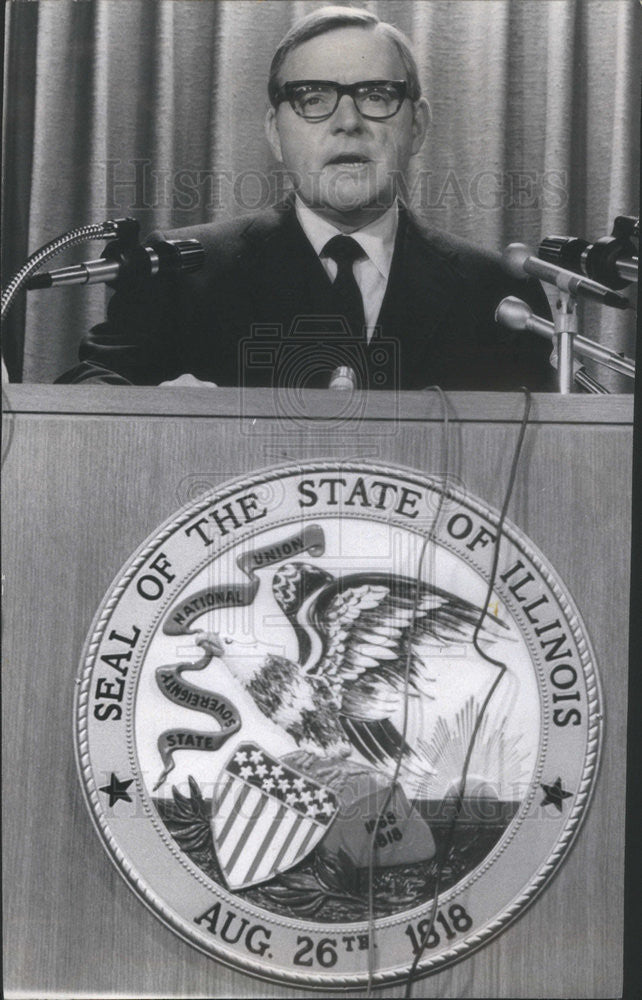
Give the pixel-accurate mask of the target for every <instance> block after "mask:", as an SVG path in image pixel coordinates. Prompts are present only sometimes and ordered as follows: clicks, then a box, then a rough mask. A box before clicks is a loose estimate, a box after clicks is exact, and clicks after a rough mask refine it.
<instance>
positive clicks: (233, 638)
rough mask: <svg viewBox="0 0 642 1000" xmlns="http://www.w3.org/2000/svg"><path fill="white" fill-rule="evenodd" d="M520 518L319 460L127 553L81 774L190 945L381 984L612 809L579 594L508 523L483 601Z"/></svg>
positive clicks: (502, 909)
mask: <svg viewBox="0 0 642 1000" xmlns="http://www.w3.org/2000/svg"><path fill="white" fill-rule="evenodd" d="M442 491H443V492H442ZM498 520H499V519H498V516H497V514H496V512H494V511H492V510H490V509H489V508H488V507H486V506H485V505H484V504H483V503H481V502H480V501H478V500H476V499H475V498H473V497H471V496H470V495H468V494H467V493H464V492H462V491H459V490H455V489H445V488H444V487H443V484H441V483H440V482H439V481H437V480H433V479H431V478H429V477H426V476H423V475H421V474H419V473H415V472H413V471H411V470H406V469H401V468H393V467H386V466H382V465H370V464H367V463H333V462H314V463H309V464H303V465H297V466H296V467H294V466H292V467H282V468H275V469H272V470H268V471H265V472H262V473H257V474H256V475H253V476H251V477H249V478H246V479H244V480H242V481H235V482H232V483H230V484H228V485H227V486H224V487H221V488H219V489H217V490H215V491H214V492H212V493H209V494H208V495H205V496H203V497H201V498H200V499H199V500H198V501H197V502H194V503H192V504H190V505H189V506H186V507H184V508H183V509H182V510H180V511H179V512H178V513H177V514H176V515H175V516H174V517H173V518H172V519H171V520H170V521H168V522H167V523H166V524H164V525H163V526H162V527H161V528H159V529H158V530H157V531H155V532H154V534H153V535H152V536H150V538H149V539H148V540H147V541H146V542H145V543H144V544H143V545H142V547H141V548H140V549H139V551H138V552H137V553H136V554H135V555H134V556H133V557H132V558H131V559H130V560H129V562H128V563H127V565H126V566H125V567H124V568H123V570H122V571H121V573H120V574H119V577H118V579H117V580H116V582H115V583H114V584H113V586H112V587H111V589H110V591H109V592H108V594H107V596H106V598H105V600H104V602H103V604H102V606H101V607H100V609H99V611H98V613H97V615H96V619H95V621H94V624H93V626H92V630H91V633H90V635H89V637H88V640H87V643H86V646H85V650H84V653H83V660H82V665H81V673H80V677H79V680H78V683H77V698H76V707H75V712H76V727H77V734H76V739H77V756H78V764H79V770H80V774H81V778H82V783H83V787H84V792H85V797H86V800H87V803H88V805H89V809H90V811H91V813H92V817H93V819H94V822H95V824H96V827H97V829H98V831H99V833H100V836H101V837H102V840H103V842H104V844H105V846H106V847H107V849H108V851H109V852H110V854H111V856H112V858H113V860H114V862H115V863H116V865H117V866H118V867H119V869H120V871H121V873H122V874H123V875H124V876H125V878H126V880H127V882H128V883H129V885H130V886H131V887H132V888H133V889H134V890H135V891H136V892H137V893H138V895H139V896H140V897H141V898H142V899H143V900H144V902H145V903H147V904H148V906H149V907H150V908H151V909H152V910H154V911H155V912H156V914H157V915H158V916H159V917H160V918H161V919H162V920H163V921H165V923H166V924H168V925H169V926H170V927H171V928H172V929H173V930H174V931H175V932H176V933H177V934H179V935H180V936H181V937H183V938H184V939H186V940H187V941H189V942H190V943H191V944H193V945H195V946H196V947H197V948H200V949H201V950H202V951H204V952H207V953H208V954H210V955H212V956H213V957H215V958H216V959H218V960H220V961H222V962H226V963H228V964H230V965H233V966H235V967H237V968H239V969H241V970H243V971H246V972H249V973H253V974H255V975H259V976H262V977H265V978H267V979H271V980H277V981H285V982H289V983H299V984H301V983H305V984H306V985H308V986H312V987H320V988H333V987H334V988H336V987H349V986H357V985H359V984H363V983H364V982H365V981H366V980H367V978H368V975H369V973H370V974H371V975H372V978H373V981H374V983H384V982H390V981H394V980H396V979H400V978H403V977H404V976H406V975H407V974H408V970H409V968H410V967H411V966H412V963H413V961H414V960H415V958H416V957H417V954H418V953H420V957H419V958H418V971H419V972H420V973H426V972H431V971H434V970H437V969H440V968H443V967H444V966H445V965H447V964H449V963H453V962H455V961H457V960H458V959H460V958H462V957H464V956H466V955H467V954H469V953H470V951H471V950H472V949H475V948H478V947H480V946H482V945H484V944H485V943H486V942H487V941H488V940H489V939H490V938H492V937H493V936H494V935H496V934H498V933H499V932H500V931H502V930H503V929H504V928H505V926H506V925H507V924H508V923H509V922H510V921H511V920H512V919H513V918H514V917H515V916H517V914H519V912H520V911H521V910H522V909H523V907H525V906H526V905H527V904H528V903H529V902H531V901H532V900H533V898H534V897H535V896H536V895H537V893H538V892H540V891H541V890H542V889H543V888H544V887H545V886H546V884H547V881H548V879H549V878H550V877H551V876H552V875H553V873H554V872H555V870H556V868H557V867H558V865H559V864H560V863H561V861H562V860H563V858H564V856H565V854H566V852H567V850H568V849H569V847H570V845H571V842H572V840H573V838H574V836H575V834H576V833H577V830H578V827H579V824H580V821H581V819H582V816H583V814H584V812H585V810H586V808H587V805H588V801H589V798H590V794H591V788H592V784H593V779H594V776H595V770H596V766H597V761H598V756H599V743H600V732H601V718H602V715H601V704H600V688H599V682H598V677H597V671H596V665H595V661H594V656H593V653H592V650H591V645H590V642H589V639H588V637H587V634H586V629H585V627H584V626H583V624H582V622H581V620H580V618H579V615H578V612H577V610H576V608H575V606H574V604H573V600H572V598H571V597H570V595H569V594H568V592H567V590H566V588H565V586H564V585H563V583H562V582H561V581H560V580H559V578H558V577H557V575H556V574H555V572H554V570H553V569H552V568H551V566H550V564H549V563H548V562H547V561H546V559H545V558H544V557H543V556H542V555H541V553H539V552H538V551H537V550H536V549H535V547H534V546H533V545H532V544H531V543H530V542H529V540H528V539H527V538H526V537H524V535H523V534H522V533H521V532H520V531H519V530H517V529H516V528H515V527H514V526H512V525H510V524H508V523H506V524H505V525H504V531H503V534H502V537H501V539H500V540H499V555H498V564H497V568H496V573H495V578H494V586H493V589H492V593H491V594H490V598H488V587H489V580H490V578H491V567H492V564H493V554H494V550H495V547H496V545H497V543H498V537H497V535H498ZM484 609H486V613H485V614H484Z"/></svg>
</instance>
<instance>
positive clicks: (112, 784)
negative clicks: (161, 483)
mask: <svg viewBox="0 0 642 1000" xmlns="http://www.w3.org/2000/svg"><path fill="white" fill-rule="evenodd" d="M133 780H134V779H133V778H130V779H129V781H119V779H118V778H117V777H116V775H115V774H114V772H113V771H112V772H111V779H110V781H109V784H108V785H103V787H102V788H100V789H99V791H101V792H105V794H106V795H108V796H109V808H110V809H113V807H114V805H115V804H116V802H118V800H119V799H122V800H123V802H131V800H132V797H131V795H130V794H129V792H128V791H127V789H128V788H129V786H130V785H131V783H132V782H133Z"/></svg>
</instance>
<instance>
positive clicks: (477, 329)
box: [62, 7, 553, 389]
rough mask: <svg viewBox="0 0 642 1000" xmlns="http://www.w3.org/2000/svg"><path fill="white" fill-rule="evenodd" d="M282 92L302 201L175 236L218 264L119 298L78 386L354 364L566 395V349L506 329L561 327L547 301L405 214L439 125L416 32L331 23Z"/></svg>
mask: <svg viewBox="0 0 642 1000" xmlns="http://www.w3.org/2000/svg"><path fill="white" fill-rule="evenodd" d="M268 92H269V97H270V102H271V107H270V109H269V111H268V114H267V120H266V132H267V138H268V141H269V143H270V146H271V148H272V150H273V152H274V154H275V156H276V157H277V159H279V160H280V161H282V162H283V164H284V165H285V168H286V170H287V172H288V175H289V177H290V179H291V181H292V185H293V188H294V191H295V194H294V196H293V197H291V198H290V199H289V200H288V201H287V202H285V203H284V204H283V205H280V206H278V207H277V208H275V209H273V210H271V211H269V212H266V213H264V214H261V215H257V216H255V217H253V218H249V219H248V218H244V219H238V220H235V221H234V222H232V223H228V224H225V225H218V226H217V225H203V226H196V227H192V228H190V229H185V230H180V231H178V232H173V233H169V234H166V235H167V237H168V238H174V239H176V238H182V239H186V238H196V239H197V240H199V241H200V242H201V243H202V244H203V246H204V248H205V251H206V259H205V264H204V266H203V267H202V269H201V270H199V271H198V272H196V273H194V274H189V275H187V274H186V275H180V276H178V277H176V278H172V279H166V280H163V281H158V280H157V281H154V280H153V279H151V280H141V281H139V282H134V283H130V284H129V286H128V287H123V288H122V289H119V290H118V292H117V294H116V295H115V296H114V297H113V299H112V300H111V302H110V305H109V310H108V319H107V322H106V323H103V324H100V325H99V326H97V327H94V329H93V330H92V331H91V332H90V334H89V335H88V336H87V337H86V338H85V340H84V341H83V343H82V345H81V348H80V358H81V364H80V365H79V366H77V367H76V368H75V369H73V370H72V371H71V372H69V373H68V374H67V375H66V376H63V379H62V381H88V380H90V381H107V382H133V383H135V384H145V385H150V384H162V383H165V382H167V381H173V380H176V379H177V378H178V379H179V380H180V381H185V380H187V381H188V382H191V383H192V384H194V383H195V382H196V380H199V381H205V382H207V383H210V384H211V383H215V384H217V385H246V386H253V385H282V386H284V387H297V388H299V387H306V386H308V387H326V386H328V384H329V382H330V380H331V377H332V373H333V371H335V370H336V369H337V367H339V366H341V365H343V366H347V367H348V368H349V369H351V373H352V377H353V379H354V381H355V383H356V385H357V386H358V387H361V388H388V389H396V388H402V389H419V388H423V387H425V386H426V385H434V384H439V385H441V386H442V387H444V388H447V389H510V388H517V387H518V386H520V385H523V384H525V385H528V386H529V387H530V388H531V389H549V388H552V387H553V380H552V369H551V368H550V365H549V363H548V353H549V351H550V347H549V348H548V349H547V346H546V344H545V343H544V342H542V341H541V340H539V339H538V338H529V337H528V336H523V335H520V334H514V333H509V332H508V331H504V330H502V329H500V328H499V327H498V326H497V325H496V324H495V321H494V311H495V308H496V306H497V304H498V302H499V301H500V300H501V299H502V298H503V297H504V296H506V295H510V294H514V295H518V296H520V297H521V298H526V299H527V300H528V301H529V303H530V304H531V305H532V306H533V308H534V310H535V311H536V312H537V313H539V314H540V315H541V314H544V315H548V306H547V303H546V298H545V296H544V294H543V292H542V291H541V288H540V287H539V286H538V285H536V284H533V283H531V282H527V281H523V282H516V281H514V280H512V279H509V278H508V277H507V276H506V275H505V274H504V272H503V271H502V270H501V267H500V265H499V259H498V257H497V255H495V254H491V253H488V252H485V251H481V250H478V249H476V248H474V247H472V246H471V245H470V244H468V243H466V242H464V241H462V240H459V239H454V238H452V237H450V236H447V235H445V234H440V233H437V232H434V231H428V230H425V229H423V228H422V227H420V226H419V224H418V223H417V222H416V221H415V220H414V219H413V218H412V216H411V215H410V213H409V212H408V211H407V209H406V208H405V207H404V206H403V205H402V204H401V203H400V200H399V189H400V186H401V182H402V180H403V177H404V174H405V171H406V169H407V167H408V164H409V161H410V158H411V157H412V156H413V155H414V154H416V153H417V152H418V151H419V149H420V148H421V145H422V143H423V141H424V138H425V135H426V131H427V129H428V125H429V117H430V111H429V107H428V103H427V101H426V100H425V99H424V98H422V97H421V94H420V85H419V80H418V74H417V67H416V63H415V60H414V57H413V55H412V52H411V50H410V47H409V43H408V41H407V39H406V38H405V36H403V35H402V34H401V33H400V32H399V31H397V29H395V28H393V27H392V26H391V25H388V24H385V23H382V22H380V21H379V19H378V18H377V17H376V16H375V15H374V14H371V13H369V12H367V11H363V10H356V9H353V8H346V7H326V8H322V9H320V10H317V11H315V12H313V13H312V14H310V15H308V16H307V17H306V18H304V19H303V20H302V21H300V22H298V24H296V25H295V26H294V27H293V28H292V29H291V30H290V32H288V34H287V35H286V36H285V38H284V39H283V41H282V42H281V44H280V46H279V48H278V49H277V52H276V54H275V56H274V59H273V61H272V68H271V73H270V81H269V86H268ZM156 235H157V236H158V235H160V234H156Z"/></svg>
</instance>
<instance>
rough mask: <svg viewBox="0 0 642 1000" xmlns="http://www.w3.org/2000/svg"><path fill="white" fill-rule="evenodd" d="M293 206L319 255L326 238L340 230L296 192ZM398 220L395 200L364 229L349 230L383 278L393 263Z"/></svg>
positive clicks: (397, 208)
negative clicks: (303, 200)
mask: <svg viewBox="0 0 642 1000" xmlns="http://www.w3.org/2000/svg"><path fill="white" fill-rule="evenodd" d="M295 207H296V214H297V218H298V220H299V222H300V224H301V228H302V229H303V232H304V233H305V235H306V236H307V238H308V239H309V241H310V243H311V244H312V246H313V247H314V250H315V252H316V253H317V255H319V256H321V251H322V250H323V248H324V246H325V245H326V243H327V242H328V240H330V239H332V237H333V236H337V235H338V234H340V233H341V230H340V229H337V228H336V226H333V225H332V223H331V222H328V221H327V219H323V218H321V216H320V215H317V213H316V212H313V211H312V209H311V208H308V206H307V205H306V204H304V203H303V202H302V201H301V199H300V198H299V196H298V195H296V198H295ZM398 224H399V207H398V204H397V202H395V203H394V205H391V206H390V208H388V209H387V210H386V211H385V212H384V213H383V215H380V216H379V217H378V218H377V219H375V220H374V222H369V223H368V225H367V226H364V227H363V229H357V230H356V231H355V232H354V233H350V234H349V235H350V236H352V238H353V239H355V240H356V241H357V243H358V244H359V246H360V247H361V249H362V250H363V251H364V253H366V254H367V255H368V257H369V258H370V260H371V261H372V263H373V264H374V266H375V267H376V268H377V270H378V271H379V273H380V274H381V275H382V276H383V277H384V278H386V279H387V278H388V276H389V274H390V267H391V265H392V255H393V252H394V248H395V237H396V235H397V226H398Z"/></svg>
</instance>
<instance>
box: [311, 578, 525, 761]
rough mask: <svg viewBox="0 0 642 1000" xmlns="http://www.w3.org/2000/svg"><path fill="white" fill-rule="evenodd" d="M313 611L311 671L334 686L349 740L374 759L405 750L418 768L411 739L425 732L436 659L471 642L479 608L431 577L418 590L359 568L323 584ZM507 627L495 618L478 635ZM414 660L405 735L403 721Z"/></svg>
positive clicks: (394, 756) (408, 583) (392, 756)
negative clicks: (315, 638) (316, 653)
mask: <svg viewBox="0 0 642 1000" xmlns="http://www.w3.org/2000/svg"><path fill="white" fill-rule="evenodd" d="M415 602H416V607H415ZM310 611H311V616H310V617H311V622H312V624H313V626H314V627H315V628H316V629H317V630H318V631H319V632H320V633H321V635H322V638H323V645H324V648H323V653H322V656H321V658H320V659H319V661H318V663H317V664H316V665H315V667H314V668H313V669H312V670H311V671H310V673H311V674H313V675H316V676H317V677H319V678H323V680H324V681H325V682H326V683H327V684H328V686H329V687H330V689H331V691H332V696H333V700H334V703H335V704H336V705H337V708H338V710H339V713H340V717H341V721H342V724H343V727H344V729H345V732H346V735H347V736H348V738H349V739H350V741H351V742H352V743H353V745H354V746H356V748H357V749H358V750H359V751H360V752H361V753H362V754H363V755H364V756H365V757H366V759H368V760H370V761H371V762H372V763H385V762H389V761H390V760H391V759H392V760H396V759H397V757H398V755H399V753H400V752H401V751H403V754H404V757H405V758H406V759H405V762H404V763H405V766H406V767H408V766H411V767H412V766H413V765H415V766H416V765H417V764H418V758H417V755H416V753H415V752H414V751H413V750H412V749H411V745H412V744H413V743H414V742H415V739H416V737H417V736H419V735H421V733H422V732H423V733H424V734H425V732H426V723H425V719H426V716H427V714H428V713H431V712H432V707H431V702H432V701H433V700H434V697H435V696H434V691H433V688H434V679H433V678H432V677H431V675H430V667H429V663H430V657H431V655H432V656H434V655H435V654H436V653H437V654H438V655H441V656H443V645H444V644H450V643H459V644H461V643H469V642H472V639H473V635H474V632H475V628H476V626H477V623H478V621H479V618H480V616H481V608H478V607H476V606H475V605H474V604H471V603H470V602H468V601H465V600H463V599H462V598H459V597H456V596H455V595H454V594H450V593H448V592H447V591H444V590H440V589H438V588H436V587H432V586H430V585H428V584H425V583H421V584H420V585H419V593H418V594H417V584H416V581H414V580H410V579H406V578H402V577H394V576H393V577H391V576H386V575H385V574H353V575H352V576H350V577H346V578H344V579H343V580H339V581H336V582H334V583H333V584H331V585H329V586H327V587H325V588H324V589H323V591H322V593H321V594H320V595H319V597H318V598H317V600H316V601H315V604H314V606H313V607H312V608H311V609H310ZM413 620H414V625H413ZM506 629H507V626H506V625H504V623H503V622H500V621H499V619H496V618H495V619H491V620H490V621H489V624H485V626H484V628H483V629H482V630H481V632H480V634H481V636H482V637H485V638H487V639H488V638H490V636H491V635H492V634H498V633H500V634H501V632H502V631H504V630H506ZM408 659H409V674H408V694H409V698H408V705H407V724H406V740H404V739H403V738H402V735H401V733H400V732H399V728H398V725H399V721H400V719H402V718H403V714H402V713H403V701H404V697H405V673H406V664H407V663H408ZM395 716H396V722H397V725H395V723H394V722H392V721H391V719H392V717H395Z"/></svg>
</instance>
